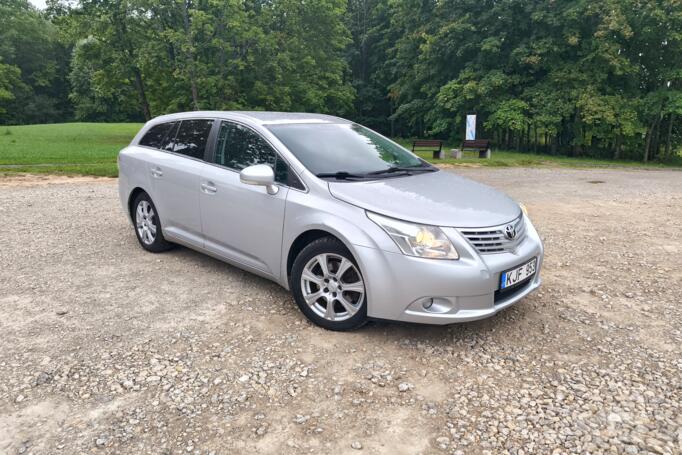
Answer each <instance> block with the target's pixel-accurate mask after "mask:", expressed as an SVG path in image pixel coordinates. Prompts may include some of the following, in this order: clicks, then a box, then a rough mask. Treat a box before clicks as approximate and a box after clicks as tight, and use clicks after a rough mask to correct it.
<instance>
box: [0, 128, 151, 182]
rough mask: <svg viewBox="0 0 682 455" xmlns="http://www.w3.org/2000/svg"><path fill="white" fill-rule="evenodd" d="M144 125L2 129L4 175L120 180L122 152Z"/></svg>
mask: <svg viewBox="0 0 682 455" xmlns="http://www.w3.org/2000/svg"><path fill="white" fill-rule="evenodd" d="M141 126H142V125H141V124H139V123H62V124H54V125H26V126H6V127H0V172H3V173H7V172H13V173H16V172H30V173H60V174H83V175H100V176H108V177H116V176H117V175H118V168H117V166H116V156H117V155H118V151H119V150H121V149H122V148H123V147H125V146H126V144H128V143H129V142H130V140H131V139H132V138H133V136H135V134H136V133H137V131H138V130H139V129H140V127H141ZM7 165H11V166H12V167H7Z"/></svg>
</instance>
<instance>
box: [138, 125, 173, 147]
mask: <svg viewBox="0 0 682 455" xmlns="http://www.w3.org/2000/svg"><path fill="white" fill-rule="evenodd" d="M173 125H174V123H161V124H159V125H154V126H152V127H151V128H150V129H149V131H147V134H145V135H144V136H143V137H142V139H140V143H139V144H140V145H144V146H145V147H154V148H161V144H163V140H164V139H165V138H166V136H167V135H168V132H169V131H170V130H171V128H172V127H173Z"/></svg>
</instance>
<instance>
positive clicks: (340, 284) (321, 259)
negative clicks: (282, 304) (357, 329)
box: [301, 253, 365, 321]
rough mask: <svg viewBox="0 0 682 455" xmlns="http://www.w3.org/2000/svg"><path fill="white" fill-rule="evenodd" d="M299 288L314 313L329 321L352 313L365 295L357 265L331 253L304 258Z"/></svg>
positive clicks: (344, 317)
mask: <svg viewBox="0 0 682 455" xmlns="http://www.w3.org/2000/svg"><path fill="white" fill-rule="evenodd" d="M301 291H302V292H303V299H304V300H305V302H306V303H307V304H308V306H309V307H310V308H311V309H312V310H313V311H314V312H315V314H317V315H318V316H320V317H322V318H324V319H327V320H329V321H344V320H346V319H349V318H351V317H353V315H354V314H355V313H357V312H358V310H360V308H361V307H362V303H363V301H364V299H365V284H364V282H363V281H362V275H360V272H359V270H358V269H357V267H355V265H354V264H353V263H352V262H351V261H350V260H349V259H347V258H345V257H343V256H341V255H338V254H332V253H324V254H318V255H317V256H315V257H313V258H312V259H310V260H309V261H308V263H307V264H306V265H305V267H304V269H303V273H302V275H301Z"/></svg>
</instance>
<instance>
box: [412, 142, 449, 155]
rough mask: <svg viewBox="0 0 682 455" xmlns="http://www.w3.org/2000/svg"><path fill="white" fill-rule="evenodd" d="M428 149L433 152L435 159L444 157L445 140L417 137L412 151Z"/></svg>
mask: <svg viewBox="0 0 682 455" xmlns="http://www.w3.org/2000/svg"><path fill="white" fill-rule="evenodd" d="M418 148H419V149H422V150H424V149H426V151H429V152H433V159H443V141H439V140H432V139H417V140H416V141H414V142H413V143H412V153H414V152H415V151H416V149H418Z"/></svg>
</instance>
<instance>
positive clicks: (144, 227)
mask: <svg viewBox="0 0 682 455" xmlns="http://www.w3.org/2000/svg"><path fill="white" fill-rule="evenodd" d="M135 227H136V228H137V233H138V235H139V236H140V239H141V240H142V242H143V243H144V244H145V245H151V244H152V243H154V240H156V220H155V213H154V208H153V207H152V205H151V204H150V203H149V201H145V200H144V199H143V200H141V201H140V202H139V204H137V209H136V210H135Z"/></svg>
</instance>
